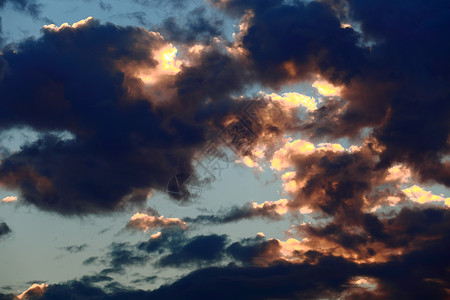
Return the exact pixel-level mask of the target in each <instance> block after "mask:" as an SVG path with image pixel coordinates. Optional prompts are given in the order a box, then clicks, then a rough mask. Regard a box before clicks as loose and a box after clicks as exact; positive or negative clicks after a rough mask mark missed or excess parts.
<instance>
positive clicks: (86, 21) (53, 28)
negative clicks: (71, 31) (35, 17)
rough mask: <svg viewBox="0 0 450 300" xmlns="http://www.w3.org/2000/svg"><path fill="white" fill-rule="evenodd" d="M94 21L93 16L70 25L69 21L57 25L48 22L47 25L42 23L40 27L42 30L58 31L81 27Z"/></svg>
mask: <svg viewBox="0 0 450 300" xmlns="http://www.w3.org/2000/svg"><path fill="white" fill-rule="evenodd" d="M92 21H94V18H93V17H87V18H86V19H83V20H80V21H78V22H75V23H73V24H72V25H69V23H63V24H61V26H57V25H55V24H49V25H44V26H42V28H43V29H44V30H50V31H59V30H62V29H64V28H79V27H83V26H86V25H88V24H89V22H92Z"/></svg>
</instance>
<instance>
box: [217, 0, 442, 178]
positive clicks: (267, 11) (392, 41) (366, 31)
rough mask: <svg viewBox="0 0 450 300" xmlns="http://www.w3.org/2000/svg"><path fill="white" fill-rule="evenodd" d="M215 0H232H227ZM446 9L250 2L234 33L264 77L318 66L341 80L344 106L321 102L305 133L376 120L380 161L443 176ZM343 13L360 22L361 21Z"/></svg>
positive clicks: (342, 131)
mask: <svg viewBox="0 0 450 300" xmlns="http://www.w3.org/2000/svg"><path fill="white" fill-rule="evenodd" d="M236 2H239V1H236ZM215 3H216V4H218V5H221V6H222V7H225V8H227V6H230V8H229V9H232V7H234V6H232V3H234V1H226V2H225V1H223V2H221V1H215ZM229 3H231V4H229ZM239 3H240V2H239ZM270 3H272V2H270ZM329 4H331V6H330V5H329ZM246 8H247V7H246ZM248 8H251V6H250V7H248ZM449 15H450V9H449V4H448V1H436V2H434V3H433V5H428V4H424V3H423V1H419V0H417V1H395V2H392V1H390V2H389V1H381V2H376V3H375V2H373V1H352V0H350V1H322V2H321V3H318V2H315V1H311V2H308V3H303V2H300V1H297V2H292V4H290V5H288V4H281V3H275V4H271V5H262V6H261V5H259V4H255V5H254V10H253V17H250V19H249V21H247V22H248V29H247V30H246V32H244V33H243V34H242V36H241V37H240V42H241V44H242V45H243V46H244V47H245V48H246V49H247V50H248V51H249V58H250V60H251V61H252V62H253V67H254V68H255V69H256V71H257V74H258V76H259V79H260V80H261V81H262V82H264V83H267V84H270V85H275V86H277V85H281V84H285V83H287V82H290V81H292V80H301V79H308V78H310V77H311V76H312V74H320V75H321V76H322V77H323V78H325V79H327V80H328V81H330V82H332V83H334V84H335V85H342V86H343V91H342V93H341V96H342V97H343V99H345V101H346V102H347V105H346V106H345V108H344V110H342V111H341V110H339V108H338V107H336V105H335V103H325V104H324V106H323V107H322V108H321V109H319V110H318V111H317V112H316V113H315V114H316V117H315V118H314V119H313V120H314V121H312V122H311V123H307V124H306V125H305V127H304V131H305V132H306V133H309V134H311V135H313V136H320V135H328V136H332V137H342V136H354V135H356V134H358V133H359V131H360V130H361V129H362V128H364V127H366V126H369V127H374V133H373V135H374V137H376V138H377V139H378V140H379V141H380V142H381V143H382V144H383V145H384V146H385V147H386V149H385V150H384V151H383V154H382V156H381V157H382V160H381V163H380V164H381V165H382V166H387V165H389V164H392V163H394V162H406V163H408V164H409V165H411V166H412V167H414V169H415V170H416V171H417V172H418V173H419V175H420V176H421V178H422V179H423V180H435V181H437V182H439V183H441V184H444V185H447V186H448V185H449V184H450V171H449V170H450V166H449V164H448V162H443V158H444V157H445V155H447V154H449V153H450V146H449V143H448V136H449V132H450V130H449V129H450V122H449V121H448V120H450V115H449V113H450V107H449V105H450V104H449V103H450V102H449V101H448V95H449V94H450V90H449V89H450V88H449V86H450V84H449V81H450V77H449V72H448V69H449V65H448V59H447V56H448V55H447V53H448V52H449V51H450V43H449V42H448V41H449V40H450V22H449V20H450V18H449ZM343 16H346V18H345V19H339V18H340V17H341V18H342V17H343ZM379 16H383V17H382V18H379ZM417 16H421V17H417ZM341 21H344V22H347V21H350V23H355V24H356V23H359V24H361V31H359V30H356V29H354V28H342V27H341ZM324 111H327V113H326V114H324ZM325 117H326V118H325Z"/></svg>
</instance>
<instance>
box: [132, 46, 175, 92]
mask: <svg viewBox="0 0 450 300" xmlns="http://www.w3.org/2000/svg"><path fill="white" fill-rule="evenodd" d="M177 52H178V50H177V48H175V47H174V46H173V45H172V44H170V43H169V44H168V45H167V46H164V47H162V48H161V49H159V50H158V51H156V53H154V59H155V60H156V61H157V62H158V65H157V66H156V68H154V69H149V70H140V71H139V73H138V77H139V78H140V79H141V80H142V81H143V82H144V83H145V84H154V83H155V82H157V81H158V79H159V78H160V77H164V76H170V75H175V74H177V73H178V72H180V70H181V69H180V67H181V63H182V62H181V61H179V60H177V59H176V55H177Z"/></svg>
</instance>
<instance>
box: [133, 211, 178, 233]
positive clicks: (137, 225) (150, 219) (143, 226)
mask: <svg viewBox="0 0 450 300" xmlns="http://www.w3.org/2000/svg"><path fill="white" fill-rule="evenodd" d="M126 227H127V228H134V229H138V230H142V231H144V232H146V231H147V230H149V229H156V228H166V227H179V228H182V229H186V228H187V225H186V223H185V222H183V221H182V220H180V219H178V218H165V217H164V216H151V215H147V214H144V213H136V214H134V215H133V216H132V217H131V219H130V221H129V222H128V224H127V226H126ZM153 238H156V236H153Z"/></svg>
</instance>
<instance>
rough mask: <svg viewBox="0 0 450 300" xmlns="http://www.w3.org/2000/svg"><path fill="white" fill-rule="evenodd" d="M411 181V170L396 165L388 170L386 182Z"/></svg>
mask: <svg viewBox="0 0 450 300" xmlns="http://www.w3.org/2000/svg"><path fill="white" fill-rule="evenodd" d="M410 179H411V170H410V169H408V168H407V167H405V166H404V165H395V166H393V167H391V168H389V169H388V174H387V175H386V181H398V182H400V183H406V182H408V181H409V180H410Z"/></svg>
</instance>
